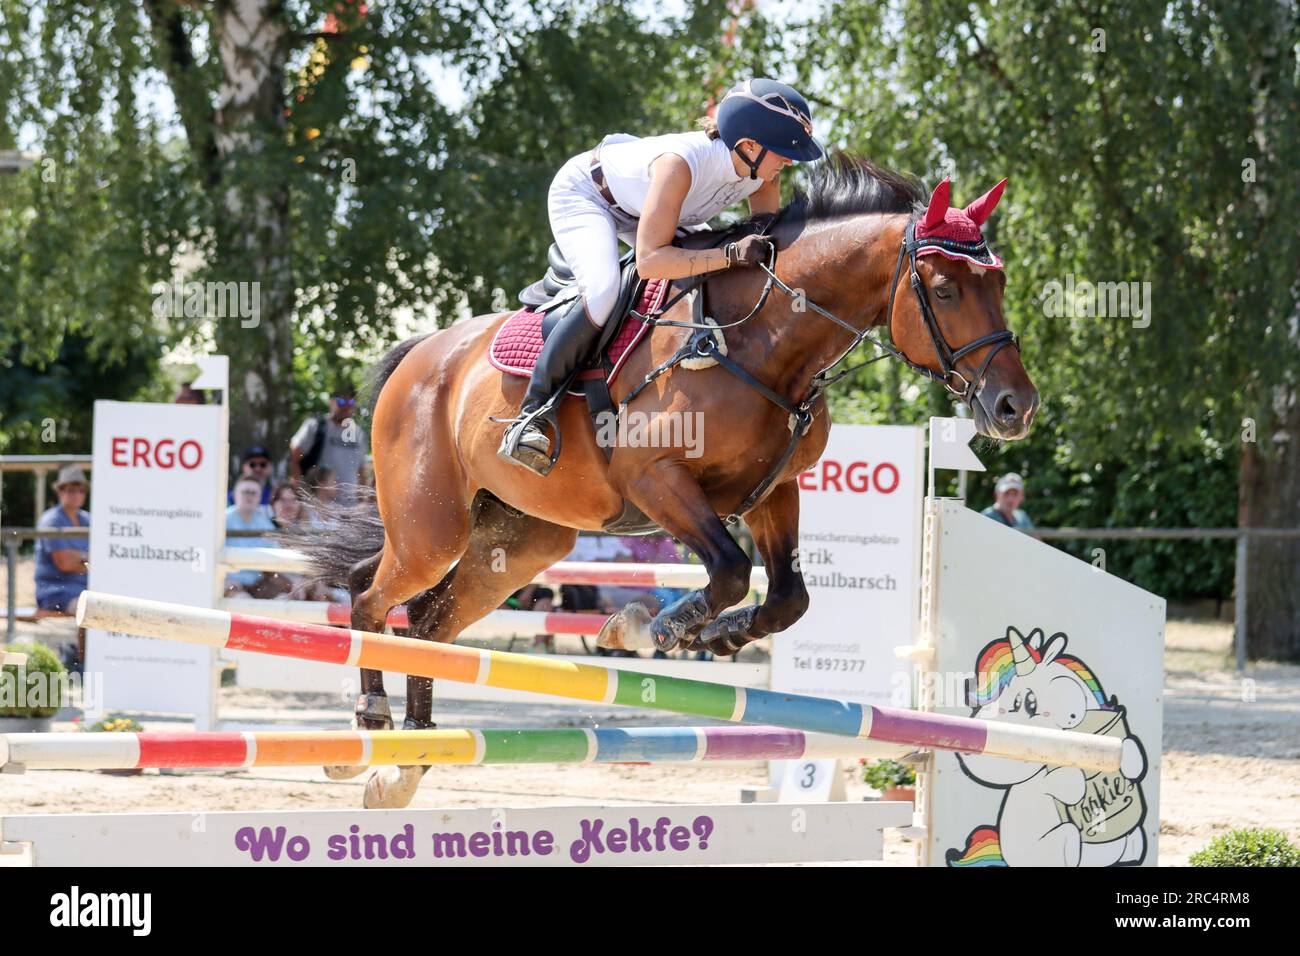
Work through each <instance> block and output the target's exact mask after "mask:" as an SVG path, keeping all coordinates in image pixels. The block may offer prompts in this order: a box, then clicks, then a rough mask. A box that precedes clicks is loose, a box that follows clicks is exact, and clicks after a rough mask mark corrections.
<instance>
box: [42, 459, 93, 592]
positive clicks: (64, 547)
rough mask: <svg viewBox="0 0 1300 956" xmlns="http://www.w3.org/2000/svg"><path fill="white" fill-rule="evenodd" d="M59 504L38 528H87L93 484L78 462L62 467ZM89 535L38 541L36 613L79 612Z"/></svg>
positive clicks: (48, 513)
mask: <svg viewBox="0 0 1300 956" xmlns="http://www.w3.org/2000/svg"><path fill="white" fill-rule="evenodd" d="M54 490H55V492H56V493H57V494H58V496H59V503H58V504H57V505H56V506H55V507H53V508H50V509H49V510H48V511H46V512H45V514H43V515H41V519H40V521H38V522H37V523H36V527H38V528H85V527H89V525H90V512H89V511H86V510H84V509H83V508H82V505H84V504H85V503H86V495H87V493H88V492H89V491H90V484H89V482H87V481H86V473H85V472H84V471H82V470H81V469H80V468H78V467H76V466H75V465H69V466H68V467H66V468H64V469H62V470H60V472H59V480H58V481H57V482H56V483H55V485H54ZM88 544H89V542H88V541H87V540H86V539H85V538H38V539H37V540H36V616H37V617H52V616H56V615H64V614H75V613H76V612H77V599H78V598H79V597H81V592H82V591H84V590H86V553H87V546H88Z"/></svg>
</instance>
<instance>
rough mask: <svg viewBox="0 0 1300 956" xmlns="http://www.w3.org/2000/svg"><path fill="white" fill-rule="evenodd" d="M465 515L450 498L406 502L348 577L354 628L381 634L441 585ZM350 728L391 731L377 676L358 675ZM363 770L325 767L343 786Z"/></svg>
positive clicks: (458, 500)
mask: <svg viewBox="0 0 1300 956" xmlns="http://www.w3.org/2000/svg"><path fill="white" fill-rule="evenodd" d="M448 485H449V487H450V486H451V483H450V482H448ZM469 512H470V503H469V501H468V500H467V499H465V498H462V497H461V496H460V495H459V494H452V493H449V492H448V493H444V494H442V495H438V496H436V497H434V496H424V495H418V496H412V497H411V498H410V499H408V500H404V502H403V510H402V511H401V516H402V519H403V520H401V521H400V522H399V521H395V520H388V521H386V522H385V529H386V531H387V536H386V537H385V539H384V545H383V548H382V549H381V550H380V551H379V553H378V554H376V555H374V556H373V557H371V558H367V559H366V560H364V561H362V562H360V563H359V564H357V565H356V567H355V568H353V570H352V574H351V575H350V576H349V579H348V588H349V590H350V591H351V593H352V627H353V628H354V629H356V630H359V631H369V632H375V633H377V632H382V631H383V630H384V626H385V625H386V624H387V621H388V612H389V611H390V610H391V609H392V608H394V607H396V606H397V605H399V604H402V603H404V602H406V601H409V600H410V599H411V598H413V597H415V596H416V595H417V594H420V593H421V592H423V591H426V590H428V589H429V588H432V587H434V586H436V585H437V584H438V583H439V582H440V581H442V580H443V579H444V578H445V577H446V576H447V572H448V571H449V569H450V568H451V566H452V564H454V563H455V562H456V560H457V559H458V558H459V557H460V555H461V553H462V552H463V551H464V550H465V547H466V545H467V543H468V541H469V529H470V514H469ZM408 688H409V685H408ZM408 706H409V705H408ZM354 722H355V724H356V726H357V727H358V728H359V729H362V730H390V729H392V726H393V718H392V712H391V711H390V709H389V706H388V694H387V692H386V691H385V690H384V675H383V674H382V673H381V672H380V671H377V670H367V669H362V671H361V694H360V696H359V697H358V698H357V703H356V709H355V716H354ZM365 769H366V768H365V767H326V768H325V774H326V776H328V777H329V778H330V779H331V780H346V779H348V778H349V777H355V776H357V775H358V774H361V773H362V772H364V771H365Z"/></svg>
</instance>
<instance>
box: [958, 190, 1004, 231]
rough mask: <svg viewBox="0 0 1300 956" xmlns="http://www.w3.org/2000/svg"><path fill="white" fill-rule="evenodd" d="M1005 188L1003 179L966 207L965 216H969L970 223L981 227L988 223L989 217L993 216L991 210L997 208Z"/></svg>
mask: <svg viewBox="0 0 1300 956" xmlns="http://www.w3.org/2000/svg"><path fill="white" fill-rule="evenodd" d="M1006 188H1007V181H1006V180H1005V179H1004V180H1002V182H1000V183H998V184H997V185H996V186H994V187H993V188H992V189H990V190H989V191H988V192H986V193H985V194H984V195H983V196H980V198H979V199H977V200H975V201H974V202H973V203H971V204H970V205H969V206H967V207H966V215H968V216H970V218H971V222H973V223H975V225H977V226H982V225H984V223H986V222H988V219H989V216H991V215H993V210H994V209H996V208H997V205H998V200H999V199H1001V198H1002V190H1004V189H1006Z"/></svg>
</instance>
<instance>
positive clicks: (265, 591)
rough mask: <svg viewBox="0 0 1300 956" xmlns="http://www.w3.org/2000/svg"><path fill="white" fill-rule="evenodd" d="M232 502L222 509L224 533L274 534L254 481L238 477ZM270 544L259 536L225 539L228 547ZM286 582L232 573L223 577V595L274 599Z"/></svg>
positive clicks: (250, 573)
mask: <svg viewBox="0 0 1300 956" xmlns="http://www.w3.org/2000/svg"><path fill="white" fill-rule="evenodd" d="M234 494H235V503H234V504H233V505H231V506H230V507H229V508H227V509H226V530H227V531H274V530H275V524H274V523H273V522H272V521H271V516H270V514H269V513H268V512H267V510H266V508H264V507H263V506H262V505H261V504H259V503H258V499H259V498H260V497H261V494H262V486H261V484H260V483H259V482H258V481H257V479H256V478H240V479H239V480H238V481H237V482H235V488H234ZM271 546H273V542H272V541H270V540H269V539H267V538H262V537H228V538H226V547H228V548H266V547H271ZM289 587H290V585H289V583H288V582H287V581H285V580H284V579H282V578H279V576H278V575H275V574H267V573H266V572H264V571H254V570H251V569H250V570H245V571H232V572H230V573H229V574H227V575H226V596H227V597H231V596H234V595H243V596H248V597H256V598H269V597H275V596H276V595H277V594H283V593H285V592H286V591H288V590H289Z"/></svg>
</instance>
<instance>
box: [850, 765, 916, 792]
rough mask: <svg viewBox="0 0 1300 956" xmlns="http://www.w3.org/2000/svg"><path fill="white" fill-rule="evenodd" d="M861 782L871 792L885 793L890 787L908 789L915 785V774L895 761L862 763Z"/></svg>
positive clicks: (908, 767) (906, 766)
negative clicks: (869, 788)
mask: <svg viewBox="0 0 1300 956" xmlns="http://www.w3.org/2000/svg"><path fill="white" fill-rule="evenodd" d="M862 781H863V783H865V784H866V785H867V786H869V787H871V788H872V789H873V790H880V791H885V790H888V789H890V788H891V787H910V786H912V785H913V784H914V783H916V773H915V771H913V770H912V768H911V767H910V766H908V765H907V764H905V763H899V762H898V761H897V760H877V761H875V762H874V763H867V761H865V760H863V761H862Z"/></svg>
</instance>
